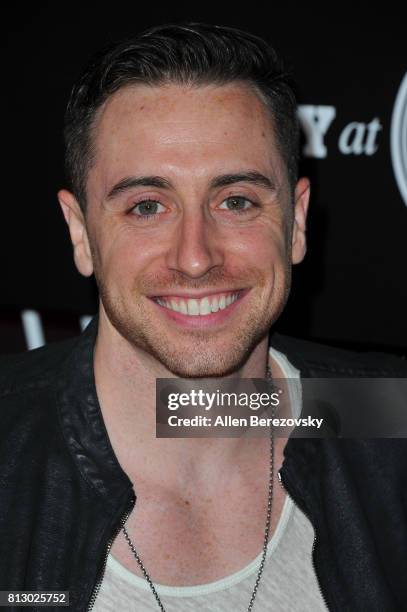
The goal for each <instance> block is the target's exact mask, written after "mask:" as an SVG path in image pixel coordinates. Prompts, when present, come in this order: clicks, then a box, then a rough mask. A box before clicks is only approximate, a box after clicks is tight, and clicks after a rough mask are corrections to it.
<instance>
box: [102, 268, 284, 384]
mask: <svg viewBox="0 0 407 612" xmlns="http://www.w3.org/2000/svg"><path fill="white" fill-rule="evenodd" d="M290 272H291V270H290V269H289V268H288V267H287V269H286V270H285V274H284V275H283V276H282V277H281V280H280V281H279V282H277V281H276V279H274V280H275V282H274V286H273V291H272V297H271V299H270V302H271V303H264V299H263V300H262V299H261V292H259V293H260V296H259V297H257V299H255V298H254V297H250V296H248V297H249V299H251V307H250V308H248V305H244V306H243V308H244V309H245V310H244V311H243V313H242V315H243V316H241V317H239V318H238V324H237V325H236V327H235V329H234V330H233V332H232V334H231V332H230V330H228V331H227V332H225V330H219V331H211V330H207V329H202V330H199V329H194V330H192V331H190V330H185V331H183V330H180V331H179V332H175V333H174V332H173V331H168V330H170V329H171V325H169V326H168V327H166V326H165V323H164V320H163V319H162V320H161V321H160V324H159V325H158V326H157V327H154V325H155V317H154V315H153V316H151V313H152V312H153V310H152V309H153V308H154V306H153V305H150V304H148V301H147V300H148V298H146V297H144V296H145V295H146V294H147V295H151V292H149V291H146V288H147V286H148V280H146V282H143V283H142V290H141V291H140V287H138V289H136V290H135V291H134V295H135V296H136V297H135V298H134V300H132V299H127V300H126V299H123V297H122V295H119V294H117V293H115V292H113V291H112V290H111V289H110V288H109V287H108V286H107V283H104V282H103V279H102V278H101V277H100V275H99V274H98V273H97V271H96V270H95V276H96V279H97V284H98V287H99V294H100V299H101V302H102V305H103V308H104V310H105V313H106V315H107V317H108V319H109V320H110V322H111V324H112V325H113V327H114V328H115V329H116V330H117V332H118V333H119V334H120V335H121V336H122V337H123V338H124V339H125V340H126V341H127V342H128V343H129V344H130V345H131V346H132V347H133V348H134V349H136V350H138V351H140V350H141V351H144V352H145V353H146V354H147V355H148V356H149V357H152V358H153V359H155V360H156V361H157V362H159V363H160V364H162V365H163V366H164V367H165V368H166V369H167V370H168V371H169V372H171V373H173V374H174V375H176V376H179V377H182V378H189V377H192V378H200V377H221V376H226V375H228V374H231V373H233V372H234V371H236V370H238V369H239V368H241V367H242V366H243V365H244V363H245V362H246V361H247V359H248V358H249V356H250V355H251V353H252V352H253V350H254V349H255V347H256V346H257V345H258V344H259V343H260V342H261V341H262V340H263V339H264V338H265V337H266V336H267V335H268V334H269V330H270V327H271V326H272V324H273V323H274V322H275V321H276V319H277V318H278V316H279V315H280V313H281V311H282V310H283V308H284V305H285V303H286V301H287V298H288V294H289V288H290V280H291V274H290ZM263 281H264V279H263ZM217 285H218V286H222V285H221V284H220V283H219V282H218V283H217V284H212V286H213V287H216V286H217ZM154 286H155V287H157V284H155V285H154ZM173 286H176V287H177V288H179V287H182V286H185V281H181V282H180V279H178V280H177V281H176V282H175V283H173V282H169V283H168V284H166V287H167V288H168V287H173ZM206 286H210V283H208V284H207V285H206ZM223 286H228V285H227V284H223ZM229 286H230V285H229ZM232 286H236V285H232ZM241 286H244V285H241ZM254 286H255V287H256V288H257V287H258V285H257V286H256V285H254ZM189 287H190V288H191V289H192V283H191V282H189ZM194 288H196V287H194ZM244 299H247V298H244Z"/></svg>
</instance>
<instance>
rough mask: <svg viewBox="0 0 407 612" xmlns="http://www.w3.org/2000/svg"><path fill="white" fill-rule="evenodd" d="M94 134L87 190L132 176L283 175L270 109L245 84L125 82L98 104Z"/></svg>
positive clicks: (202, 177) (105, 187)
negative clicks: (247, 172)
mask: <svg viewBox="0 0 407 612" xmlns="http://www.w3.org/2000/svg"><path fill="white" fill-rule="evenodd" d="M93 134H94V136H93V137H94V145H95V152H96V155H95V162H94V164H93V167H92V169H91V171H90V173H89V181H88V187H89V188H93V189H96V190H98V191H99V192H103V191H107V190H108V189H109V186H111V184H112V183H113V182H115V181H117V180H120V179H121V178H123V176H127V175H131V174H135V173H137V174H140V173H146V174H160V175H162V176H170V177H171V179H172V180H174V181H175V182H176V181H177V179H179V180H181V179H182V178H187V177H190V176H191V175H193V177H194V178H195V179H196V180H199V179H201V180H202V181H205V180H209V179H210V178H211V176H213V175H215V174H219V173H224V172H229V171H230V172H232V171H236V170H241V169H242V168H251V169H255V170H259V171H261V172H264V173H268V174H270V173H273V176H274V178H275V179H277V180H278V179H279V178H280V182H281V180H282V176H283V168H282V163H281V159H280V156H279V154H278V151H277V146H276V139H275V135H274V128H273V120H272V117H271V113H270V111H269V110H268V108H267V107H266V105H265V104H264V103H263V101H262V100H261V99H260V97H259V96H258V95H257V94H256V93H255V92H254V91H253V90H252V89H251V88H250V87H249V86H247V85H245V84H240V83H234V84H230V85H223V86H215V85H205V86H183V85H176V84H170V85H162V86H154V87H152V86H146V85H137V86H127V87H125V88H123V89H121V90H119V91H118V92H116V93H115V94H113V95H112V96H111V97H110V98H109V99H108V100H107V102H106V103H105V104H104V106H103V107H102V108H101V109H100V111H99V114H98V117H97V120H96V122H95V127H94V133H93ZM98 195H100V196H102V197H103V194H102V193H99V194H98Z"/></svg>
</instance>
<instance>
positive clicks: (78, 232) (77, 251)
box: [58, 189, 93, 276]
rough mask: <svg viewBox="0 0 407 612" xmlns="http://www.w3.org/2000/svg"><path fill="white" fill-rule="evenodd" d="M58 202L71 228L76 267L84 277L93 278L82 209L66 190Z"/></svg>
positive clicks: (59, 196)
mask: <svg viewBox="0 0 407 612" xmlns="http://www.w3.org/2000/svg"><path fill="white" fill-rule="evenodd" d="M58 200H59V203H60V205H61V208H62V212H63V214H64V217H65V221H66V222H67V224H68V227H69V233H70V235H71V242H72V246H73V256H74V260H75V265H76V267H77V269H78V271H79V272H80V273H81V274H82V275H83V276H91V275H92V274H93V263H92V255H91V250H90V246H89V239H88V233H87V230H86V223H85V218H84V215H83V212H82V210H81V207H80V206H79V203H78V201H77V200H76V198H75V196H74V195H73V194H72V193H71V192H70V191H67V190H66V189H61V191H59V192H58Z"/></svg>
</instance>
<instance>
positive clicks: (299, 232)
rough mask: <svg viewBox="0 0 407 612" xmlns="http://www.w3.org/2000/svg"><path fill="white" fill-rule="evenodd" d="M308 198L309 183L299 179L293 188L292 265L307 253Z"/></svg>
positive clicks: (305, 179)
mask: <svg viewBox="0 0 407 612" xmlns="http://www.w3.org/2000/svg"><path fill="white" fill-rule="evenodd" d="M309 196H310V182H309V180H308V179H307V178H301V179H300V180H299V181H298V183H297V185H296V187H295V207H294V226H293V234H292V243H291V259H292V263H293V264H297V263H300V261H302V260H303V259H304V256H305V253H306V251H307V241H306V237H305V230H306V220H307V212H308V204H309Z"/></svg>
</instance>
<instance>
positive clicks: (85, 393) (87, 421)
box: [56, 317, 132, 506]
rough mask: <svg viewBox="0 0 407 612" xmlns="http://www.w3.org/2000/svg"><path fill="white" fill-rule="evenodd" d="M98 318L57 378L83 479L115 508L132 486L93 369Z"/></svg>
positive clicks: (61, 406)
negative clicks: (114, 445) (108, 425)
mask: <svg viewBox="0 0 407 612" xmlns="http://www.w3.org/2000/svg"><path fill="white" fill-rule="evenodd" d="M97 328H98V318H97V317H95V318H94V319H93V320H92V321H91V323H90V324H89V325H88V327H87V328H86V330H85V331H84V332H83V333H82V334H81V336H79V338H78V339H77V341H76V343H75V345H74V347H73V350H72V351H71V352H70V354H69V355H68V358H67V359H66V361H65V362H64V363H63V365H62V367H61V369H60V371H59V372H58V376H57V391H56V394H57V404H58V412H59V418H60V423H61V428H62V431H63V435H64V438H65V441H66V444H67V446H68V449H69V452H70V454H71V457H72V459H73V461H74V462H75V464H76V466H77V468H78V469H79V471H80V473H81V475H82V477H83V478H84V479H85V481H86V482H87V483H88V484H89V486H90V487H92V488H93V489H95V490H96V491H97V493H98V494H99V495H101V496H102V497H104V498H105V499H106V501H107V502H108V503H110V504H112V505H113V506H114V505H115V501H116V500H117V499H119V498H121V497H122V495H124V494H125V492H126V491H127V492H128V494H129V495H130V493H131V491H132V484H131V481H130V479H129V478H128V476H127V475H126V474H125V472H124V471H123V469H122V468H121V466H120V464H119V462H118V460H117V458H116V455H115V454H114V451H113V448H112V446H111V444H110V440H109V436H108V434H107V430H106V427H105V423H104V420H103V415H102V412H101V409H100V405H99V401H98V397H97V393H96V385H95V378H94V370H93V353H94V347H95V342H96V335H97Z"/></svg>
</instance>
